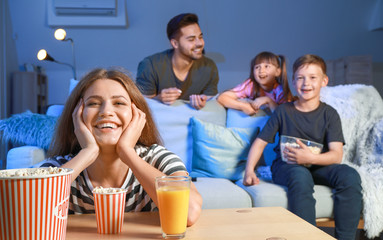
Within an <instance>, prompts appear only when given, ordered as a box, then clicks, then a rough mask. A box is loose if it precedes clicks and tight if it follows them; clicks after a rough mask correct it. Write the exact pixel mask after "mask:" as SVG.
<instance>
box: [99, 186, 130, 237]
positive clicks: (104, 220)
mask: <svg viewBox="0 0 383 240" xmlns="http://www.w3.org/2000/svg"><path fill="white" fill-rule="evenodd" d="M126 192H127V190H126V189H122V188H103V187H96V188H95V189H93V196H94V209H95V212H96V220H97V232H98V233H102V234H104V233H120V232H121V230H122V224H123V223H124V212H125V198H126Z"/></svg>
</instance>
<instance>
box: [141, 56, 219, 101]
mask: <svg viewBox="0 0 383 240" xmlns="http://www.w3.org/2000/svg"><path fill="white" fill-rule="evenodd" d="M173 52H174V50H173V49H168V50H166V51H164V52H161V53H157V54H154V55H152V56H149V57H146V58H145V59H144V60H142V61H141V62H140V63H139V65H138V69H137V79H136V85H137V87H138V88H139V90H140V91H141V93H142V94H144V95H152V94H156V95H158V94H159V93H161V91H162V89H166V88H173V87H176V88H179V89H181V90H182V94H181V96H180V99H184V100H189V96H190V95H193V94H205V95H207V96H214V95H216V94H217V93H218V90H217V85H218V69H217V66H216V65H215V63H214V62H213V60H211V59H209V58H207V57H205V56H203V57H202V58H200V59H197V60H194V62H193V65H192V67H191V68H190V70H189V73H188V76H187V77H186V79H185V80H184V81H180V80H179V79H178V78H177V77H176V76H175V74H174V72H173V67H172V56H173Z"/></svg>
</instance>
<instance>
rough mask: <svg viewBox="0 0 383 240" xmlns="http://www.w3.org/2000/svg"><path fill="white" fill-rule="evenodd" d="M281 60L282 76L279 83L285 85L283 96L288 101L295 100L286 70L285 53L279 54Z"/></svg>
mask: <svg viewBox="0 0 383 240" xmlns="http://www.w3.org/2000/svg"><path fill="white" fill-rule="evenodd" d="M278 57H279V59H280V62H281V76H280V77H279V78H278V83H279V84H280V85H282V87H283V96H284V98H285V100H286V101H288V102H290V101H292V100H293V95H292V93H291V91H290V88H289V80H288V79H287V70H286V58H285V56H283V55H278Z"/></svg>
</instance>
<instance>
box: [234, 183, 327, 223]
mask: <svg viewBox="0 0 383 240" xmlns="http://www.w3.org/2000/svg"><path fill="white" fill-rule="evenodd" d="M236 184H237V185H238V186H239V187H241V188H243V189H244V190H245V191H247V192H248V193H249V194H250V196H251V199H252V202H253V207H284V208H288V206H287V188H286V187H284V186H281V185H277V184H274V183H271V182H267V181H263V180H260V183H259V184H258V185H253V186H244V185H243V179H240V180H238V181H237V182H236ZM313 196H314V198H315V200H316V205H315V211H316V218H322V217H327V218H329V217H332V213H333V206H334V203H333V198H332V189H331V188H329V187H327V186H323V185H315V186H314V195H313Z"/></svg>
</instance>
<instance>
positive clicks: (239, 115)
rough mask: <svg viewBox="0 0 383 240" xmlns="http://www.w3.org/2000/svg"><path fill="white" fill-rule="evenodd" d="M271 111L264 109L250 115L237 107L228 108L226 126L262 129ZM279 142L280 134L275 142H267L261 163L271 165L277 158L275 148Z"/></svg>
mask: <svg viewBox="0 0 383 240" xmlns="http://www.w3.org/2000/svg"><path fill="white" fill-rule="evenodd" d="M269 114H270V113H269V112H267V111H264V110H262V109H261V110H259V111H258V113H257V114H255V115H253V116H249V115H247V114H245V113H244V112H242V111H239V110H235V109H227V117H226V127H228V128H232V127H242V128H251V127H252V128H255V127H259V128H260V129H261V130H262V129H263V127H264V126H265V124H266V122H267V121H268V120H269V117H270V115H269ZM278 142H279V136H278V135H277V136H276V137H275V142H274V143H269V144H267V146H266V148H265V149H264V150H263V159H262V160H261V162H260V163H261V165H267V166H271V164H272V163H273V161H274V159H275V158H276V156H277V155H276V153H275V152H274V148H275V147H276V145H277V144H278Z"/></svg>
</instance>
